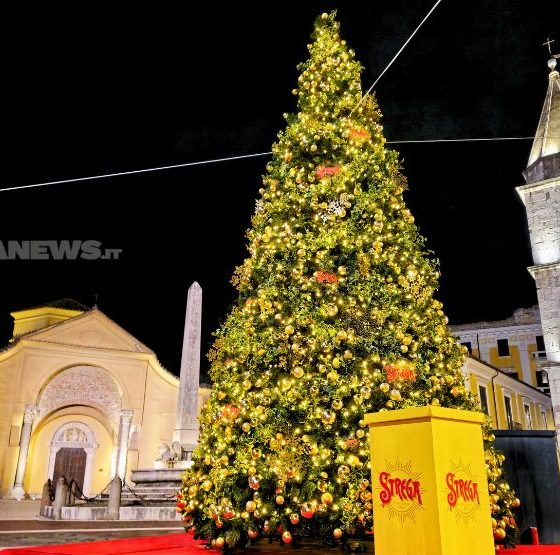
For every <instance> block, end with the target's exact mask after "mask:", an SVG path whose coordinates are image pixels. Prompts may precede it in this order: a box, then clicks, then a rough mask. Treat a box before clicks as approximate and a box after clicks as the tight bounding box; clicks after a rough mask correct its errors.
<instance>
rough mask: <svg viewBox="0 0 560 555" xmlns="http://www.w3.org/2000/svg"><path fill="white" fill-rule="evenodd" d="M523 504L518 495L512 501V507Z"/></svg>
mask: <svg viewBox="0 0 560 555" xmlns="http://www.w3.org/2000/svg"><path fill="white" fill-rule="evenodd" d="M520 505H521V501H520V500H519V499H518V498H517V497H516V498H515V499H514V500H513V501H512V502H511V506H512V507H516V508H517V507H519V506H520Z"/></svg>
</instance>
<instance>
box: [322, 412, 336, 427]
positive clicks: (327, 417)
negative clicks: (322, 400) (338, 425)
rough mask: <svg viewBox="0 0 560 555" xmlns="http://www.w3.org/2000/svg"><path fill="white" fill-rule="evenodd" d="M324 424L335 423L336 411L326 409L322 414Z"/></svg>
mask: <svg viewBox="0 0 560 555" xmlns="http://www.w3.org/2000/svg"><path fill="white" fill-rule="evenodd" d="M321 418H322V420H323V423H324V424H327V425H330V424H333V423H334V421H335V420H336V413H334V412H333V411H332V410H328V409H325V410H324V411H323V414H322V415H321Z"/></svg>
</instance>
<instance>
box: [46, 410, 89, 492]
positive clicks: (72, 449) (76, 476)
mask: <svg viewBox="0 0 560 555" xmlns="http://www.w3.org/2000/svg"><path fill="white" fill-rule="evenodd" d="M95 445H96V444H95V436H94V434H93V431H92V430H91V428H90V427H89V426H88V425H87V424H85V423H83V422H77V421H76V422H68V423H66V424H63V425H62V426H60V427H59V428H58V429H57V430H56V431H55V433H54V435H53V439H52V443H51V453H50V460H49V478H51V480H52V482H53V484H56V482H57V481H58V479H59V478H60V477H61V476H64V477H65V478H66V480H68V481H70V480H74V481H75V482H76V483H77V484H78V487H79V488H80V490H82V491H84V490H86V491H87V490H89V484H90V481H91V470H92V462H93V450H94V449H95ZM84 486H85V487H84Z"/></svg>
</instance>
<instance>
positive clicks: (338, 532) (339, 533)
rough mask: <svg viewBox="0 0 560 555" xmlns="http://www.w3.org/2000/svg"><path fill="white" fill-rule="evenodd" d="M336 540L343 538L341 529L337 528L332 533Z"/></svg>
mask: <svg viewBox="0 0 560 555" xmlns="http://www.w3.org/2000/svg"><path fill="white" fill-rule="evenodd" d="M332 535H333V537H334V539H335V540H339V539H340V538H342V530H341V529H340V528H335V529H334V530H333V533H332Z"/></svg>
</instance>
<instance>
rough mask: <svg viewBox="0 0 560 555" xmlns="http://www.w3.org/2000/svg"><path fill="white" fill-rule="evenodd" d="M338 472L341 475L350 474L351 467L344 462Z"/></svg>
mask: <svg viewBox="0 0 560 555" xmlns="http://www.w3.org/2000/svg"><path fill="white" fill-rule="evenodd" d="M337 472H338V475H339V476H340V477H343V476H348V474H350V467H348V466H346V465H345V464H342V465H340V466H339V467H338V470H337Z"/></svg>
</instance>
